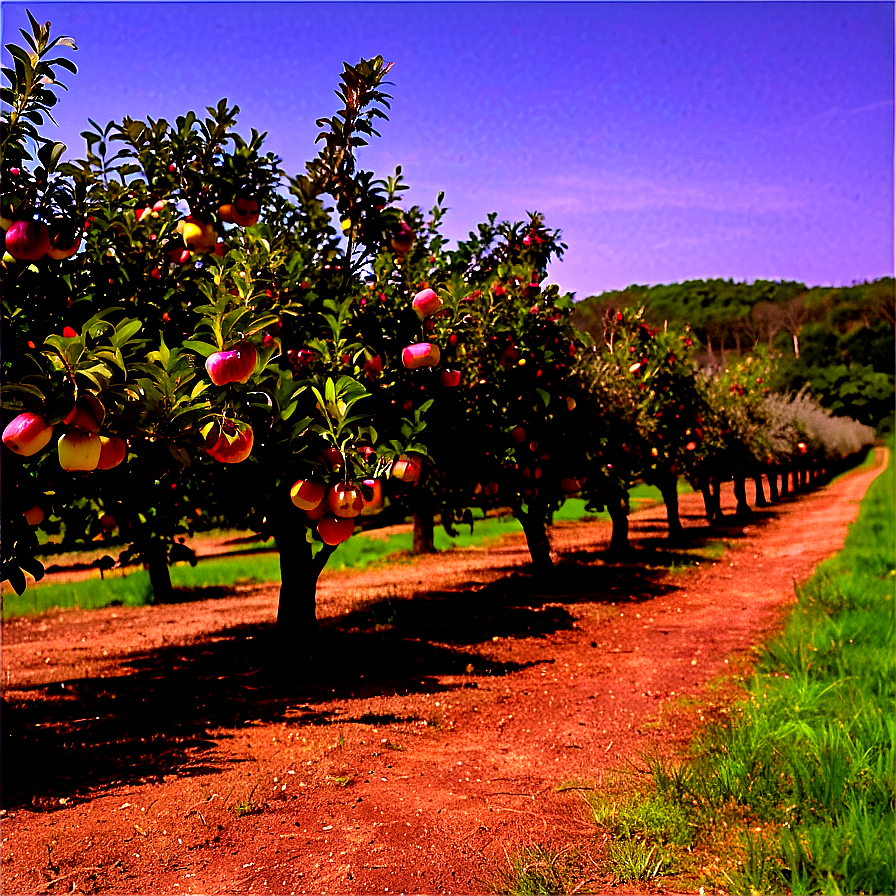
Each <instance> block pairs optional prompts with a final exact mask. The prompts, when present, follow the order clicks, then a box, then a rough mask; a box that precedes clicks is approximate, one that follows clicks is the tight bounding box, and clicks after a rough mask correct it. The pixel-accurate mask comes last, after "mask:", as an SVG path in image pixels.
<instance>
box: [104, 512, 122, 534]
mask: <svg viewBox="0 0 896 896" xmlns="http://www.w3.org/2000/svg"><path fill="white" fill-rule="evenodd" d="M100 525H101V526H102V527H103V529H104V530H105V531H106V532H111V531H112V530H113V529H115V528H117V527H118V521H117V520H116V519H115V517H114V516H112V514H111V513H104V514H103V515H102V516H101V517H100Z"/></svg>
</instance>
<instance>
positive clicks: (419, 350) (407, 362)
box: [401, 342, 441, 370]
mask: <svg viewBox="0 0 896 896" xmlns="http://www.w3.org/2000/svg"><path fill="white" fill-rule="evenodd" d="M440 358H441V353H440V352H439V347H438V346H437V345H436V344H435V343H434V342H418V343H416V344H415V345H409V346H408V347H407V348H406V349H405V350H404V351H403V352H402V353H401V363H402V364H404V366H405V367H407V368H408V370H416V369H417V368H418V367H436V366H437V365H438V363H439V360H440Z"/></svg>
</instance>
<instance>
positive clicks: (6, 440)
mask: <svg viewBox="0 0 896 896" xmlns="http://www.w3.org/2000/svg"><path fill="white" fill-rule="evenodd" d="M95 406H96V403H95V402H90V400H89V399H85V398H82V399H79V401H77V402H76V403H75V405H74V407H73V408H72V410H71V411H70V412H69V414H68V415H67V416H66V417H65V419H64V420H63V421H62V423H63V425H64V426H65V427H66V429H65V432H64V433H63V434H62V435H61V436H60V437H59V440H58V442H57V452H58V455H59V466H60V467H62V469H63V470H66V471H68V472H71V473H75V472H90V471H92V470H111V469H112V468H113V467H117V466H118V465H119V464H121V463H122V462H123V461H124V459H125V457H127V443H126V442H125V440H124V439H121V438H119V437H118V436H112V435H100V423H99V421H98V419H97V414H96V412H95V410H94V408H95ZM53 430H54V426H53V425H52V424H50V423H47V421H46V420H45V419H44V418H43V417H42V416H41V415H40V414H35V413H32V412H31V411H25V412H24V413H22V414H19V415H18V416H17V417H15V418H14V419H13V420H12V421H10V423H9V424H7V426H6V428H5V429H4V430H3V437H2V438H3V444H4V445H5V446H6V447H7V448H9V449H10V451H13V452H15V453H16V454H18V455H20V456H21V457H32V456H33V455H35V454H38V453H39V452H40V451H42V450H43V449H44V448H45V447H46V446H47V445H48V444H49V442H50V440H51V439H52V437H53Z"/></svg>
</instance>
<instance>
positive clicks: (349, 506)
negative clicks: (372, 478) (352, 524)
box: [327, 482, 364, 517]
mask: <svg viewBox="0 0 896 896" xmlns="http://www.w3.org/2000/svg"><path fill="white" fill-rule="evenodd" d="M327 503H328V504H329V505H330V510H332V511H333V514H334V516H339V517H354V516H357V515H358V514H359V513H360V512H361V511H362V510H363V509H364V496H363V495H362V494H361V489H359V488H358V486H356V485H354V484H353V483H351V482H339V483H337V484H336V485H334V486H333V487H332V488H331V489H330V491H329V493H328V494H327Z"/></svg>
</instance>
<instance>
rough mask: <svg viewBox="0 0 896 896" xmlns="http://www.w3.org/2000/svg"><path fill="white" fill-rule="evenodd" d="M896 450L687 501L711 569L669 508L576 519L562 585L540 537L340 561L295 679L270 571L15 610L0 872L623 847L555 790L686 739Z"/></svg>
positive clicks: (247, 874)
mask: <svg viewBox="0 0 896 896" xmlns="http://www.w3.org/2000/svg"><path fill="white" fill-rule="evenodd" d="M883 453H884V452H883V451H880V452H879V455H880V456H879V457H878V458H877V460H878V463H877V465H876V466H875V468H874V470H867V469H866V470H861V471H857V472H854V473H852V474H850V475H848V476H846V477H844V478H842V479H840V480H839V481H838V482H836V483H835V484H833V485H830V486H827V487H825V488H821V489H819V490H816V491H813V492H809V493H805V494H802V495H800V496H799V497H798V498H795V499H791V500H788V501H785V502H783V503H781V504H778V505H776V506H775V507H774V508H771V509H768V510H763V511H757V513H756V515H755V518H754V519H753V520H752V521H751V522H750V523H749V524H748V525H735V524H734V523H733V521H731V518H730V517H729V521H731V524H730V525H728V526H725V527H724V528H720V529H715V530H709V529H708V527H707V526H706V525H705V522H704V520H703V518H702V505H701V502H700V499H699V497H698V496H696V495H693V496H685V497H684V498H683V500H682V518H683V522H684V524H685V526H686V528H687V535H688V537H689V543H690V545H691V548H692V549H694V550H696V549H697V548H698V547H699V545H701V544H703V543H705V540H706V539H708V538H713V539H723V540H724V541H725V542H726V543H727V544H728V550H727V552H726V553H725V554H724V556H722V557H721V558H720V559H718V560H716V561H710V560H706V559H705V558H704V559H703V560H702V562H701V563H700V565H699V566H692V567H691V568H688V569H686V570H678V571H672V572H670V571H668V570H667V568H666V567H665V566H662V565H661V561H662V560H663V559H664V558H663V556H662V552H663V551H664V542H663V535H664V526H665V512H664V510H663V509H662V508H651V509H648V510H645V511H640V512H638V513H636V514H634V515H633V517H632V541H633V544H634V545H635V547H636V551H635V552H634V553H633V555H632V557H630V558H626V559H625V560H621V561H620V560H614V558H613V557H612V556H610V555H609V554H607V553H606V548H607V545H608V543H609V534H610V530H609V527H608V526H607V525H606V524H603V523H576V524H560V525H557V526H556V527H554V528H553V530H552V535H551V537H552V542H553V546H554V551H555V555H556V558H557V561H558V564H557V569H556V572H555V574H554V575H553V576H552V577H551V578H550V580H549V581H544V580H537V579H535V578H533V577H532V576H531V575H530V573H529V572H528V570H527V567H526V561H527V553H526V550H525V544H524V542H523V541H522V538H521V537H520V538H512V539H508V540H506V541H504V542H502V543H501V544H500V545H499V546H498V547H493V548H491V549H489V550H468V551H458V552H455V553H450V554H442V555H437V556H432V557H425V558H421V559H419V560H416V561H415V562H414V563H408V564H399V565H394V566H390V567H388V568H381V569H377V570H373V571H367V572H363V573H354V574H352V573H332V574H325V575H324V577H323V579H322V581H321V585H320V589H319V617H320V618H321V620H322V634H321V641H322V643H321V648H322V653H323V655H324V656H325V657H326V660H325V661H324V662H322V663H321V664H320V666H319V667H317V668H316V669H315V675H314V680H311V676H309V675H308V674H307V673H305V674H302V675H299V676H297V679H298V680H297V682H296V683H294V684H292V685H291V686H284V685H280V686H275V685H273V684H271V683H269V680H268V679H266V678H265V677H264V675H263V673H262V674H256V670H258V669H259V668H260V667H262V666H263V664H264V661H265V659H266V646H267V644H268V642H269V639H270V634H271V627H272V622H273V619H274V617H275V613H276V602H277V591H276V588H275V587H273V586H264V587H247V588H241V589H236V590H234V591H232V592H230V593H224V594H222V596H220V597H218V598H217V599H214V600H207V599H206V600H198V601H192V602H183V603H178V604H168V605H162V606H153V607H146V608H142V609H126V608H115V609H106V610H100V611H93V612H77V611H64V612H54V613H51V614H45V615H44V616H42V617H36V618H23V619H18V620H15V621H11V622H8V623H4V624H3V630H2V633H3V656H2V659H3V679H2V686H3V698H4V701H5V704H4V718H3V723H4V724H3V757H2V758H3V799H4V806H5V808H4V809H3V810H2V812H0V834H2V864H0V890H2V892H3V893H8V894H12V893H62V892H66V893H70V892H75V893H89V892H93V893H100V892H101V893H110V894H113V893H115V894H117V893H164V894H174V893H208V894H211V893H215V894H217V893H222V894H230V893H233V894H242V893H389V894H392V893H481V892H488V891H489V889H490V887H492V885H493V884H494V881H495V880H496V878H497V876H498V875H499V874H500V871H501V869H502V868H504V867H506V866H507V857H508V856H509V855H512V854H513V853H514V852H516V851H518V850H519V849H520V848H522V847H524V846H525V845H527V844H531V843H544V844H551V845H553V846H554V847H565V846H574V847H576V848H577V849H580V850H582V851H583V852H585V853H588V852H589V851H590V852H592V853H593V854H594V855H598V854H599V852H600V841H599V838H598V835H597V834H596V831H595V828H594V827H593V825H591V824H589V822H588V821H587V818H586V816H585V814H584V812H583V807H582V802H581V799H580V793H579V792H578V791H576V790H566V791H564V792H559V791H558V787H559V786H561V785H563V784H568V783H569V782H574V781H582V780H586V779H587V780H588V781H591V782H597V784H598V786H601V785H602V783H603V782H604V778H605V776H607V775H608V773H610V772H612V771H613V770H614V769H619V768H623V767H626V765H629V766H630V765H631V764H632V763H637V761H638V759H639V757H640V756H641V755H643V754H644V753H645V752H657V751H659V752H665V753H671V752H674V751H675V750H677V749H679V748H680V747H681V746H682V745H683V744H685V743H686V742H687V740H688V739H689V738H690V737H691V735H692V734H693V731H694V729H695V728H696V727H697V726H699V725H700V724H701V722H702V713H703V712H708V709H707V706H708V705H710V704H712V703H714V702H716V703H717V702H718V701H719V699H720V698H719V697H718V696H717V695H716V696H713V695H712V693H711V692H710V691H708V690H707V689H706V684H707V682H709V681H711V680H712V679H714V678H717V677H718V676H719V675H722V674H724V673H727V672H730V671H731V670H732V669H734V668H736V669H742V668H743V667H744V665H745V664H746V662H747V661H748V660H749V657H750V656H751V648H753V647H754V645H756V644H757V643H758V642H759V641H761V640H762V639H763V638H765V637H767V636H768V634H769V633H770V632H772V631H773V630H774V629H775V628H776V626H778V625H779V624H780V621H781V619H782V617H783V614H784V611H785V610H786V609H787V608H788V606H789V605H790V604H791V603H792V601H793V596H794V595H793V585H794V582H799V581H802V580H803V579H805V578H807V577H808V576H809V575H810V573H811V572H812V570H813V569H814V568H815V566H816V565H817V564H818V563H819V561H821V560H823V559H824V558H826V557H828V556H830V555H831V554H833V553H834V552H836V550H837V549H838V548H839V547H840V546H841V544H842V542H843V539H844V536H845V532H846V527H847V525H848V524H849V523H850V522H851V521H852V520H853V519H854V518H855V515H856V512H857V508H858V503H859V501H860V499H861V498H862V496H863V495H864V493H865V489H866V488H867V486H868V484H869V482H870V481H871V479H872V478H873V477H874V476H875V475H876V473H877V472H879V470H880V469H881V464H882V463H883ZM723 507H724V508H725V509H726V510H727V512H728V513H729V514H730V513H731V512H732V510H733V502H732V497H731V495H730V493H729V494H726V495H725V503H724V505H723ZM247 562H251V561H250V560H247ZM688 697H690V698H694V697H697V698H700V699H701V700H703V701H704V702H703V703H702V704H701V706H702V707H703V709H702V710H700V711H693V712H686V711H684V710H682V709H681V705H682V704H681V698H688ZM723 709H724V707H722V708H721V710H723ZM607 780H609V778H608V779H607ZM590 887H591V888H592V891H594V890H597V891H598V892H608V891H610V890H612V891H613V892H622V890H621V889H613V886H612V881H611V880H608V879H606V880H601V879H599V878H598V879H596V880H594V881H592V882H591V883H590ZM635 889H636V890H637V888H635ZM637 891H639V892H646V891H647V890H645V889H643V888H642V889H641V890H637ZM629 892H631V890H629ZM652 892H661V890H658V889H654V890H653V891H652Z"/></svg>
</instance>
